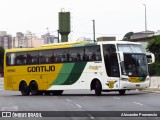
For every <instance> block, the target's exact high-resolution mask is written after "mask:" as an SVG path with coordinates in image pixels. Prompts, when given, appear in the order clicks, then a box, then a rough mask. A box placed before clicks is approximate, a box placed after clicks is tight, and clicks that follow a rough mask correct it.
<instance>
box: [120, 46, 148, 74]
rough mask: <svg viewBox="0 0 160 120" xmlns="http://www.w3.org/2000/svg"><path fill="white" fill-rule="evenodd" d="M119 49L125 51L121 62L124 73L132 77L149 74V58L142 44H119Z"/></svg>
mask: <svg viewBox="0 0 160 120" xmlns="http://www.w3.org/2000/svg"><path fill="white" fill-rule="evenodd" d="M118 50H119V51H121V52H123V53H124V54H123V55H124V61H123V62H121V69H122V75H127V76H132V77H144V76H147V75H148V67H147V59H146V55H145V51H144V49H143V47H142V46H141V45H138V44H125V45H124V44H119V45H118Z"/></svg>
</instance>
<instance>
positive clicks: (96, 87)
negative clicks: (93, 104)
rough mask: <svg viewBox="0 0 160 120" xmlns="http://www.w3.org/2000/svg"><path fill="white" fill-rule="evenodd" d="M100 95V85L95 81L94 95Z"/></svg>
mask: <svg viewBox="0 0 160 120" xmlns="http://www.w3.org/2000/svg"><path fill="white" fill-rule="evenodd" d="M101 93H102V86H101V83H100V82H99V81H96V83H95V94H96V95H101Z"/></svg>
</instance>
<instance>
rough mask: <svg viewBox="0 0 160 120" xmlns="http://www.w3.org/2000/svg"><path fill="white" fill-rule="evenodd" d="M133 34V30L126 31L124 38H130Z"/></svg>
mask: <svg viewBox="0 0 160 120" xmlns="http://www.w3.org/2000/svg"><path fill="white" fill-rule="evenodd" d="M132 35H133V32H128V33H126V34H125V35H124V37H123V40H130V39H131V36H132Z"/></svg>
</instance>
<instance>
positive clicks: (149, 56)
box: [146, 53, 155, 64]
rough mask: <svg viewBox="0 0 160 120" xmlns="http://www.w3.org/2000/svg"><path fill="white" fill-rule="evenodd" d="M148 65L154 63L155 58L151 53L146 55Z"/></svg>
mask: <svg viewBox="0 0 160 120" xmlns="http://www.w3.org/2000/svg"><path fill="white" fill-rule="evenodd" d="M146 57H147V62H148V64H152V63H154V62H155V56H154V54H153V53H146Z"/></svg>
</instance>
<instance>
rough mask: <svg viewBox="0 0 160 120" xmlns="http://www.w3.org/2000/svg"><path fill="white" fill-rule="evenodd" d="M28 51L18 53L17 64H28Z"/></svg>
mask: <svg viewBox="0 0 160 120" xmlns="http://www.w3.org/2000/svg"><path fill="white" fill-rule="evenodd" d="M26 56H27V55H26V53H25V52H23V53H22V52H19V53H16V64H17V65H24V64H26Z"/></svg>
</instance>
